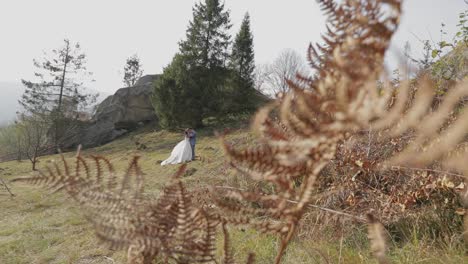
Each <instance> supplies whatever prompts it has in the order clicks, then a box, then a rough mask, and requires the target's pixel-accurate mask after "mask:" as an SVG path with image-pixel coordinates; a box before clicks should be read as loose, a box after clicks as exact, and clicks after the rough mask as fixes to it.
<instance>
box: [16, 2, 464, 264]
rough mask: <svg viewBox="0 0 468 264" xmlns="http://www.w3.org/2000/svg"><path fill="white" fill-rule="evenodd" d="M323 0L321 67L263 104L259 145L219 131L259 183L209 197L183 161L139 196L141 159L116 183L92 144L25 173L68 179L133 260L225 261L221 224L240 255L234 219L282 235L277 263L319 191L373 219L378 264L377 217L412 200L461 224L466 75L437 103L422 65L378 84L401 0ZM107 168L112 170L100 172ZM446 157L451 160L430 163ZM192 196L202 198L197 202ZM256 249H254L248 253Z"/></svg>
mask: <svg viewBox="0 0 468 264" xmlns="http://www.w3.org/2000/svg"><path fill="white" fill-rule="evenodd" d="M318 2H319V3H320V5H321V6H322V8H323V10H324V11H325V13H326V14H327V15H328V17H329V20H328V27H327V34H326V35H325V36H323V40H324V42H325V44H324V45H317V46H316V47H314V46H310V48H309V56H308V59H309V63H310V65H311V67H312V68H313V69H314V70H315V74H314V75H313V76H300V75H298V76H297V79H296V80H293V81H289V82H288V83H289V86H290V88H291V92H289V93H287V94H284V95H281V96H280V97H279V98H278V100H276V101H275V102H274V103H272V104H270V105H269V106H266V107H264V108H263V109H261V110H260V111H259V112H258V113H257V114H256V116H255V118H254V121H253V125H252V129H253V131H255V132H256V133H257V135H258V139H257V141H256V142H257V143H256V144H255V146H254V147H251V148H247V149H242V150H239V149H238V148H236V147H234V146H233V144H230V143H228V142H227V141H225V140H223V142H222V145H223V146H224V149H225V151H226V155H227V157H228V160H229V164H230V166H232V167H233V168H235V169H236V170H237V171H238V173H239V174H242V175H244V176H243V177H247V178H249V179H250V180H252V181H254V182H257V184H255V185H254V186H256V187H254V188H249V189H240V188H229V186H227V188H224V191H223V192H220V191H219V190H217V187H216V186H213V187H211V188H208V189H211V190H212V191H211V193H210V196H209V197H206V196H205V198H203V197H202V195H200V194H190V193H189V192H188V191H187V190H186V188H185V187H184V185H183V184H182V183H181V181H179V180H177V178H178V177H180V175H181V174H182V172H183V168H184V167H182V168H181V170H179V172H178V173H177V174H176V176H175V177H174V180H173V182H172V183H170V184H168V185H167V187H166V188H165V191H164V193H163V194H162V195H161V196H160V197H159V198H158V199H153V198H152V197H147V196H145V195H144V192H143V186H144V184H143V180H142V176H143V173H142V172H141V170H140V167H139V166H138V158H134V159H133V160H132V162H131V163H130V166H129V168H128V170H127V171H126V173H125V177H124V178H123V181H122V182H116V181H115V180H113V179H114V178H113V176H112V175H113V174H114V172H113V169H112V166H111V164H110V163H109V162H107V161H106V159H105V158H102V157H92V159H91V160H92V161H93V162H94V163H95V167H96V171H95V172H94V173H91V172H90V171H91V170H90V166H88V163H87V162H86V161H85V160H84V158H83V157H81V156H80V155H78V156H77V158H76V163H75V166H74V168H73V171H72V169H71V167H69V166H68V165H67V162H65V161H63V165H64V166H63V168H60V167H58V166H55V165H53V166H51V167H49V168H46V170H45V172H44V173H43V174H41V175H39V176H33V177H28V178H21V179H17V180H22V181H29V182H32V183H45V184H46V185H48V186H51V187H53V188H57V189H58V190H65V191H67V192H68V193H69V195H70V196H71V197H73V198H74V199H75V200H76V201H77V202H79V203H81V204H82V206H83V207H84V208H86V209H87V212H88V213H89V215H88V219H89V221H90V222H91V223H93V225H94V228H95V230H96V233H97V236H98V238H100V240H102V241H104V242H107V243H108V244H110V245H111V246H114V247H120V248H124V249H127V251H128V261H129V263H150V262H151V261H153V259H155V258H159V259H161V260H163V261H166V262H169V261H175V262H177V263H194V262H195V263H206V262H218V260H216V256H215V254H214V251H215V246H214V245H215V243H214V241H215V239H216V238H215V234H216V232H217V230H219V229H221V230H222V232H223V234H224V239H225V243H224V256H223V257H222V260H221V261H222V262H224V263H234V260H233V253H232V251H231V246H230V239H229V234H228V229H227V228H226V227H227V226H232V225H247V226H250V227H252V228H254V229H256V230H258V231H261V232H264V233H271V234H275V235H278V237H279V247H278V251H277V256H276V259H275V263H280V262H281V260H282V258H283V256H284V254H285V252H286V250H287V247H288V245H289V244H290V243H291V241H292V239H293V237H294V236H295V235H296V233H297V231H298V229H299V227H300V226H301V223H302V220H303V218H304V216H306V215H307V214H308V213H309V208H311V207H314V206H317V205H314V204H312V203H311V202H314V201H315V202H319V203H320V204H322V205H323V206H327V207H329V208H328V209H327V208H322V209H327V210H328V211H327V210H323V211H327V212H328V213H333V214H337V215H341V216H347V217H350V216H351V217H353V218H354V220H359V221H362V222H365V223H367V224H368V234H369V235H368V236H369V240H370V244H371V249H372V251H373V253H374V256H375V258H376V260H378V262H380V263H387V262H388V258H387V256H386V251H387V242H388V237H387V235H386V231H385V229H384V227H383V225H382V223H385V224H391V223H395V222H397V221H396V220H398V218H401V217H402V215H404V214H405V212H409V211H410V209H413V208H416V207H417V206H418V205H421V204H424V203H429V202H433V201H435V200H437V199H443V201H444V202H443V203H445V204H448V205H451V206H453V208H455V207H457V206H460V209H459V213H460V214H465V230H467V229H466V225H467V224H468V217H467V216H466V215H467V208H468V191H467V188H466V187H465V185H466V177H465V176H463V175H466V174H467V173H468V164H467V162H466V159H467V158H468V154H467V153H468V152H467V151H466V150H465V147H464V146H463V145H462V144H463V142H464V141H465V137H466V134H467V131H468V118H467V117H466V110H465V108H466V107H460V104H459V102H460V100H461V99H462V98H464V97H465V96H466V95H468V94H467V93H468V87H467V83H468V82H467V81H466V80H465V81H463V82H461V83H459V84H456V85H454V86H453V87H452V88H451V89H449V90H448V91H447V93H446V95H445V97H444V99H443V100H442V101H441V102H440V103H439V104H438V105H433V101H434V89H433V87H434V85H433V83H432V81H431V79H430V78H429V77H426V76H420V77H419V79H418V80H416V81H404V82H402V83H401V86H400V87H399V88H398V89H390V88H388V87H390V85H388V83H389V81H387V80H384V85H383V86H378V85H377V81H378V80H379V79H380V77H381V76H382V75H383V76H386V74H385V71H384V65H383V60H384V56H385V52H386V50H387V49H388V46H389V43H390V40H391V37H392V36H393V34H394V32H395V31H396V29H397V27H398V25H399V20H400V13H401V1H399V0H376V1H360V0H344V1H341V2H340V4H337V3H335V2H334V1H332V0H320V1H318ZM382 87H383V88H382ZM385 87H387V88H385ZM370 138H372V140H370ZM221 139H223V135H221ZM439 167H440V168H439ZM103 168H104V169H106V170H107V173H106V174H107V175H110V178H108V179H109V180H104V178H103V177H102V175H103V174H102V173H101V170H102V169H103ZM441 169H444V170H447V171H448V170H450V171H451V172H443V173H439V172H437V173H435V172H436V171H439V170H441ZM408 171H411V173H409V172H408ZM413 171H414V173H413ZM443 174H445V176H446V177H445V178H444V177H443ZM455 174H456V175H461V176H459V177H458V176H457V179H455V177H452V176H454V175H455ZM93 175H94V176H93ZM441 176H442V177H441ZM257 187H258V188H257ZM321 191H325V192H323V193H321ZM197 197H202V198H201V199H205V200H204V201H205V202H198V200H196V201H197V202H194V201H193V200H194V198H196V199H199V198H197ZM201 201H203V200H201ZM446 201H447V202H446ZM433 204H436V203H433ZM330 208H335V209H336V210H333V209H330ZM368 209H373V211H372V212H368V213H367V214H366V216H365V217H364V215H362V216H361V215H357V214H358V212H363V211H366V210H368ZM405 210H406V211H405ZM466 234H467V233H466V232H465V236H467V235H466ZM252 262H253V255H249V257H248V260H247V263H252Z"/></svg>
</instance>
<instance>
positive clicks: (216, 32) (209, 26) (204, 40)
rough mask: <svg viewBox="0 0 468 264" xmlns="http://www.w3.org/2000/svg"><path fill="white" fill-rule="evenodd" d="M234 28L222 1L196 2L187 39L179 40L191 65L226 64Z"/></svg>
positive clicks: (209, 66)
mask: <svg viewBox="0 0 468 264" xmlns="http://www.w3.org/2000/svg"><path fill="white" fill-rule="evenodd" d="M230 28H231V22H230V18H229V11H228V10H224V4H221V3H220V2H219V0H205V2H204V3H203V2H200V3H196V4H195V7H194V8H193V19H192V20H191V21H190V24H189V27H188V29H187V35H186V40H184V41H182V42H180V43H179V45H180V53H181V54H182V55H183V56H184V57H185V58H186V62H188V63H190V65H191V66H201V67H204V68H211V69H215V68H216V67H224V66H225V63H226V61H227V59H228V56H229V53H228V48H229V45H230V43H231V41H230V39H231V36H230V35H229V33H228V31H229V29H230Z"/></svg>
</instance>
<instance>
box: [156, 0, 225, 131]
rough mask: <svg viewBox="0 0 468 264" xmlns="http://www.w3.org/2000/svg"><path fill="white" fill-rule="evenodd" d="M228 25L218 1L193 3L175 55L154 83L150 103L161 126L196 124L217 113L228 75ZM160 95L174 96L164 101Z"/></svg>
mask: <svg viewBox="0 0 468 264" xmlns="http://www.w3.org/2000/svg"><path fill="white" fill-rule="evenodd" d="M230 28H231V24H230V18H229V11H228V10H225V9H224V4H221V3H220V1H219V0H204V2H199V3H196V4H195V6H194V8H193V18H192V20H191V21H190V23H189V26H188V29H187V33H186V39H185V40H183V41H181V42H180V43H179V48H180V52H179V54H178V55H176V56H175V57H174V60H173V61H172V63H171V64H170V65H169V66H168V68H167V69H166V70H165V71H164V73H163V76H161V79H160V80H159V81H157V82H156V84H155V90H154V97H153V104H154V106H155V110H156V114H157V115H158V117H159V118H160V119H164V120H167V122H163V125H166V126H168V127H175V126H179V125H190V126H195V127H199V126H201V125H202V120H203V118H204V117H207V116H213V115H218V114H219V113H220V111H219V110H220V108H221V106H222V105H223V103H224V102H223V100H224V99H225V83H226V80H227V76H228V74H229V70H228V68H227V62H228V58H229V46H230V43H231V41H230V38H231V37H230V35H229V32H228V30H229V29H230ZM169 75H170V76H169ZM175 90H177V91H175ZM164 95H166V96H167V95H174V96H175V95H177V96H178V98H177V100H176V99H174V101H171V100H166V98H164ZM176 101H177V102H178V103H177V105H168V104H171V102H176ZM162 105H166V107H161V106H162ZM179 109H183V110H184V111H179ZM176 113H177V114H176ZM168 117H171V118H172V120H168Z"/></svg>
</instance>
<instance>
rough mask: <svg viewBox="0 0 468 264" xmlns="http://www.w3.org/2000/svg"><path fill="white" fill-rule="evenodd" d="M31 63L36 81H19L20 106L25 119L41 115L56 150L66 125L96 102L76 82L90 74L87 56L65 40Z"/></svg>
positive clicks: (94, 97) (76, 46) (93, 96)
mask: <svg viewBox="0 0 468 264" xmlns="http://www.w3.org/2000/svg"><path fill="white" fill-rule="evenodd" d="M33 62H34V66H35V67H36V71H35V73H34V75H35V77H36V80H34V81H29V80H22V82H23V84H24V86H25V87H26V89H25V92H24V94H23V96H22V97H21V99H20V100H19V103H20V104H21V105H22V107H23V109H24V111H25V113H26V114H27V115H40V116H41V117H42V118H43V119H44V121H48V122H50V123H51V126H53V127H54V133H53V139H54V144H55V145H56V147H59V140H60V137H62V136H63V134H64V133H65V131H66V130H67V126H68V125H69V121H71V120H74V119H77V118H78V114H79V111H81V110H83V109H84V108H85V107H86V106H88V104H89V103H92V102H94V101H95V99H96V95H92V94H87V93H85V92H83V91H84V90H83V89H84V88H83V82H81V81H78V80H77V79H78V78H81V77H83V75H88V74H90V73H89V72H87V70H86V66H85V64H86V55H85V54H84V53H83V52H82V51H81V48H80V45H79V44H78V43H76V44H72V43H71V42H70V41H69V40H68V39H65V40H64V45H63V46H62V47H60V48H59V49H54V50H52V52H51V54H46V57H44V58H43V59H41V60H33Z"/></svg>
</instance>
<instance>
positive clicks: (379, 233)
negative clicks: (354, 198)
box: [367, 214, 389, 264]
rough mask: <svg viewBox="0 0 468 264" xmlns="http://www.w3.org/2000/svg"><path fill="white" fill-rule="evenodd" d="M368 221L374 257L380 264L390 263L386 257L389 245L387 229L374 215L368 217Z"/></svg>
mask: <svg viewBox="0 0 468 264" xmlns="http://www.w3.org/2000/svg"><path fill="white" fill-rule="evenodd" d="M367 221H368V224H367V229H368V236H369V240H370V245H371V250H372V252H373V254H374V257H375V258H376V259H377V261H378V262H379V263H380V264H385V263H389V261H388V259H387V257H386V251H387V245H386V244H387V243H386V235H385V228H384V227H383V225H382V224H381V223H379V221H377V219H376V218H375V216H374V215H372V214H368V215H367Z"/></svg>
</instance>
